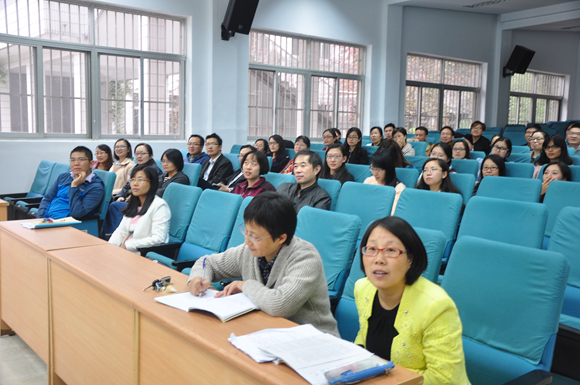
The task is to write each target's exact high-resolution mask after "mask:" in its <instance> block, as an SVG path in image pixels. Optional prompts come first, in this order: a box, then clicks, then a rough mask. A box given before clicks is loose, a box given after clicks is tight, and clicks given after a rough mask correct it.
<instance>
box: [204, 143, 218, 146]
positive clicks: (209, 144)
mask: <svg viewBox="0 0 580 385" xmlns="http://www.w3.org/2000/svg"><path fill="white" fill-rule="evenodd" d="M205 146H206V147H216V146H219V144H217V143H206V144H205Z"/></svg>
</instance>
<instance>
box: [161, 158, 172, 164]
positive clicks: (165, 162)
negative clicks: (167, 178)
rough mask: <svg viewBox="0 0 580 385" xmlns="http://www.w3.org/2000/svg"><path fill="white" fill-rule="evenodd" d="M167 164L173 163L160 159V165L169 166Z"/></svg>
mask: <svg viewBox="0 0 580 385" xmlns="http://www.w3.org/2000/svg"><path fill="white" fill-rule="evenodd" d="M169 163H173V162H172V161H170V160H163V159H161V164H169Z"/></svg>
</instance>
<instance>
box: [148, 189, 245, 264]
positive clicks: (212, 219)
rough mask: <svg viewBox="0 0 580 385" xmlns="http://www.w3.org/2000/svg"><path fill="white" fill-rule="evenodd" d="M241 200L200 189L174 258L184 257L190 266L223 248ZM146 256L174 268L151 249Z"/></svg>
mask: <svg viewBox="0 0 580 385" xmlns="http://www.w3.org/2000/svg"><path fill="white" fill-rule="evenodd" d="M241 204H242V197H241V195H238V194H230V193H224V192H221V191H216V190H210V189H206V190H204V191H203V192H202V193H201V196H200V198H199V200H198V202H197V205H196V206H195V210H194V211H193V216H192V218H191V222H190V223H189V228H188V229H187V234H186V236H185V242H184V243H183V244H182V245H181V248H180V249H179V253H178V254H177V258H176V260H175V261H176V262H183V261H188V262H189V265H190V266H191V265H192V264H193V263H194V262H195V261H196V260H197V259H199V258H200V257H203V256H204V255H209V254H214V253H219V252H222V251H224V250H225V249H226V246H227V244H228V242H229V240H230V236H231V234H232V228H233V227H234V220H235V218H236V216H237V214H238V210H239V208H240V205H241ZM147 258H150V259H154V260H156V261H158V262H161V263H163V264H165V265H167V266H170V267H171V268H174V269H175V265H173V259H171V258H168V257H165V256H163V255H160V254H158V253H154V252H151V253H147Z"/></svg>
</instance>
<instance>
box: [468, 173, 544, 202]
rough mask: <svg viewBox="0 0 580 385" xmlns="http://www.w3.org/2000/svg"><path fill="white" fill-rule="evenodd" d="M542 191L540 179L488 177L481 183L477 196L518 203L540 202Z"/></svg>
mask: <svg viewBox="0 0 580 385" xmlns="http://www.w3.org/2000/svg"><path fill="white" fill-rule="evenodd" d="M541 190H542V182H541V181H540V180H539V179H531V178H506V177H501V176H486V177H485V178H483V179H482V180H481V182H480V183H479V188H478V189H477V194H476V195H477V196H478V197H487V198H498V199H508V200H511V201H518V202H539V201H540V192H541Z"/></svg>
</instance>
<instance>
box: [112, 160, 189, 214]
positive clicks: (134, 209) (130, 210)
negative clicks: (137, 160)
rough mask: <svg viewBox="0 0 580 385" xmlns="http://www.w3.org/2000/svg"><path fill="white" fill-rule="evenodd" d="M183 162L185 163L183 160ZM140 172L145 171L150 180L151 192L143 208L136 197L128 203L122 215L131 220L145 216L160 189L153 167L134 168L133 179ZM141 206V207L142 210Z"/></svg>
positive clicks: (139, 166)
mask: <svg viewBox="0 0 580 385" xmlns="http://www.w3.org/2000/svg"><path fill="white" fill-rule="evenodd" d="M181 161H183V159H182V160H181ZM138 171H143V172H144V173H145V175H146V176H147V179H149V191H147V195H146V198H145V202H144V203H143V206H141V200H140V199H136V198H135V197H133V199H129V202H127V206H125V208H124V209H123V210H121V214H123V215H124V216H126V217H129V218H133V217H135V216H137V215H145V213H146V212H147V210H149V207H150V206H151V203H153V200H154V199H155V195H156V193H157V189H158V188H159V179H158V176H157V171H156V170H155V169H154V168H153V167H149V166H146V165H144V164H138V165H137V166H135V167H134V168H133V170H131V178H133V177H135V175H136V174H137V172H138ZM139 206H141V209H140V210H139Z"/></svg>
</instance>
